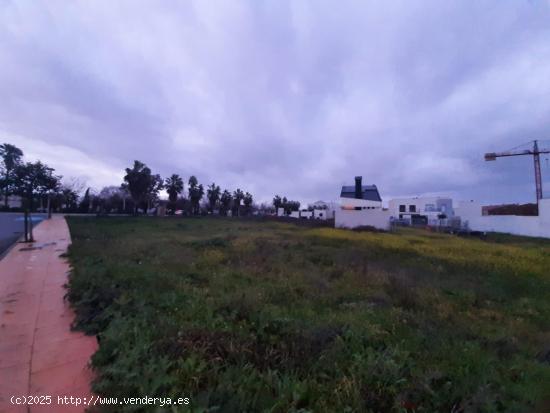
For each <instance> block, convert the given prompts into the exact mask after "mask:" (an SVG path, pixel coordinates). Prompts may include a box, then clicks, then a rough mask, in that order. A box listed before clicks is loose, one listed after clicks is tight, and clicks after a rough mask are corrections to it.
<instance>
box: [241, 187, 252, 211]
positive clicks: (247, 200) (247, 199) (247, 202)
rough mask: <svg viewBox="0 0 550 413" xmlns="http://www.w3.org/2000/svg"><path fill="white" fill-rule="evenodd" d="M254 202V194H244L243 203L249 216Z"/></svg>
mask: <svg viewBox="0 0 550 413" xmlns="http://www.w3.org/2000/svg"><path fill="white" fill-rule="evenodd" d="M252 201H253V199H252V194H251V193H250V192H247V193H246V194H244V197H243V203H244V210H245V214H246V215H249V214H250V212H251V211H252Z"/></svg>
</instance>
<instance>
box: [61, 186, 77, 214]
mask: <svg viewBox="0 0 550 413" xmlns="http://www.w3.org/2000/svg"><path fill="white" fill-rule="evenodd" d="M57 206H58V207H59V208H63V207H64V209H65V211H67V212H75V211H76V210H77V208H78V193H77V192H76V191H75V190H74V189H72V188H71V187H69V186H65V185H64V186H62V187H61V189H60V193H59V195H58V197H57Z"/></svg>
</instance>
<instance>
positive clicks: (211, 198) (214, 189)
mask: <svg viewBox="0 0 550 413" xmlns="http://www.w3.org/2000/svg"><path fill="white" fill-rule="evenodd" d="M220 192H221V190H220V187H219V186H217V185H216V184H215V183H214V182H212V184H211V185H208V189H207V190H206V197H207V198H208V204H209V209H210V212H212V213H213V212H214V209H215V208H216V204H217V203H218V201H219V199H220Z"/></svg>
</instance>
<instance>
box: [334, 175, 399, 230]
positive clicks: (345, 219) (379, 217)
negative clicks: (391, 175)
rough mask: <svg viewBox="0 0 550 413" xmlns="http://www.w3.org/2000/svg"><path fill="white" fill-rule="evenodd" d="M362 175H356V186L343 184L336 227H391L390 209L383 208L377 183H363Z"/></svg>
mask: <svg viewBox="0 0 550 413" xmlns="http://www.w3.org/2000/svg"><path fill="white" fill-rule="evenodd" d="M361 181H362V177H360V176H356V177H355V185H354V186H346V185H345V186H343V187H342V190H341V192H340V208H338V209H337V210H336V216H335V221H334V226H335V227H336V228H357V227H374V228H377V229H384V230H388V229H389V228H390V211H389V210H387V209H382V198H380V194H379V192H378V188H377V187H376V185H363V184H362V182H361Z"/></svg>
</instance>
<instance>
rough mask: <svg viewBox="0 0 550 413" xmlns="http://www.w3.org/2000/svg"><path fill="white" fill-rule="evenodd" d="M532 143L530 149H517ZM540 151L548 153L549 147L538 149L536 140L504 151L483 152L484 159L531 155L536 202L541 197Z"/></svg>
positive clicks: (493, 159) (494, 159)
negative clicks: (533, 165)
mask: <svg viewBox="0 0 550 413" xmlns="http://www.w3.org/2000/svg"><path fill="white" fill-rule="evenodd" d="M531 144H532V145H533V147H532V148H530V149H519V148H520V147H522V146H526V145H531ZM541 153H550V149H540V148H539V143H538V141H536V140H535V141H532V142H528V143H526V144H523V145H520V146H517V147H515V148H513V149H511V150H509V151H506V152H489V153H486V154H485V160H486V161H496V160H497V158H502V157H505V156H521V155H532V156H533V162H534V164H535V187H536V191H537V203H538V202H539V200H540V199H542V175H541V173H540V154H541Z"/></svg>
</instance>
